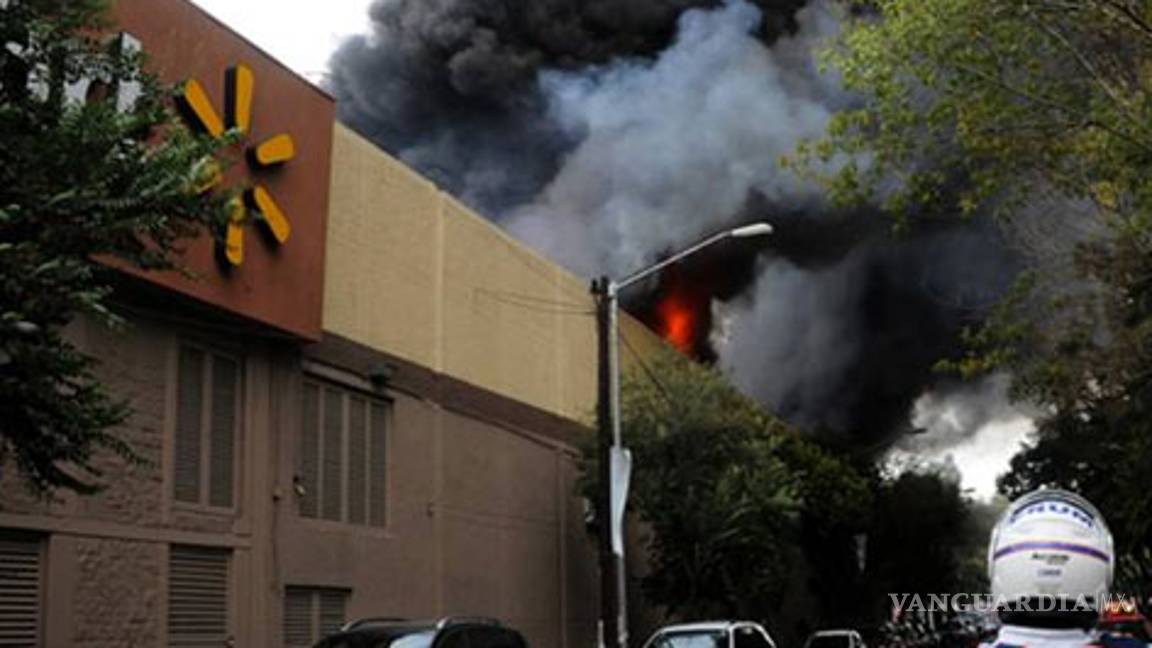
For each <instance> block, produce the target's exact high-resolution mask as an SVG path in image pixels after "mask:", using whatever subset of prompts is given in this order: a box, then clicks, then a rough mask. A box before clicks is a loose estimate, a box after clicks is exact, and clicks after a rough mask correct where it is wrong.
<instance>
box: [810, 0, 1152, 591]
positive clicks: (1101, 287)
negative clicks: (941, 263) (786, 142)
mask: <svg viewBox="0 0 1152 648" xmlns="http://www.w3.org/2000/svg"><path fill="white" fill-rule="evenodd" d="M826 64H827V65H828V67H829V69H831V70H835V71H836V73H838V74H840V75H841V76H842V79H843V82H844V85H845V86H846V87H847V88H848V89H849V90H851V91H852V92H854V93H855V94H856V97H857V103H856V105H855V106H854V107H853V108H851V109H849V110H846V111H844V112H843V113H841V114H839V115H837V116H836V117H835V118H834V119H833V121H832V124H831V126H830V128H829V130H828V133H827V135H826V137H824V138H823V139H821V140H818V141H812V142H807V143H806V144H805V145H804V146H803V147H802V148H801V149H800V151H798V154H797V155H796V157H795V158H793V159H791V160H789V161H788V162H789V163H791V164H793V165H795V167H796V168H799V169H801V170H803V171H804V172H806V173H809V174H811V175H815V176H816V177H818V178H820V179H821V180H822V181H824V182H825V183H827V185H828V186H829V187H830V188H831V189H832V191H833V193H834V195H835V196H836V197H837V198H838V199H840V200H844V201H848V202H853V201H866V202H871V203H873V204H880V205H883V206H884V207H885V208H886V209H887V210H888V211H890V212H891V213H892V215H893V216H894V218H895V219H896V221H895V222H896V223H898V224H900V225H907V226H914V225H915V222H916V221H917V220H918V219H927V218H965V217H972V216H976V215H987V214H992V215H995V216H996V217H998V218H999V220H1000V222H1001V223H1002V224H1003V225H1004V229H1005V233H1006V235H1007V236H1008V237H1009V238H1010V240H1012V241H1013V242H1014V243H1016V244H1017V245H1018V247H1019V249H1020V250H1021V251H1022V253H1023V254H1024V256H1025V257H1027V258H1028V259H1029V261H1030V263H1031V267H1030V268H1029V271H1028V272H1026V273H1025V274H1024V276H1023V277H1022V278H1021V281H1020V284H1019V286H1018V288H1017V290H1016V291H1014V292H1013V294H1012V295H1010V296H1009V298H1007V299H1006V300H1004V302H1003V303H1002V304H1000V306H999V307H998V308H997V309H996V310H995V312H994V313H993V314H992V316H991V317H990V318H989V319H988V321H987V322H986V323H985V324H984V325H983V326H982V327H979V328H977V329H974V330H972V331H969V333H968V342H969V352H968V353H966V354H965V355H964V356H962V357H958V358H951V359H949V360H948V361H947V362H944V363H942V365H941V367H942V368H944V369H947V370H953V371H957V372H959V373H961V374H963V375H966V376H973V375H977V374H980V373H982V372H986V371H991V370H998V369H1006V370H1009V371H1011V372H1012V374H1013V376H1014V386H1013V394H1014V395H1015V396H1016V397H1017V398H1020V399H1023V400H1026V401H1029V402H1031V403H1033V404H1034V405H1037V406H1038V407H1039V410H1040V411H1041V412H1043V414H1042V415H1041V416H1040V417H1039V419H1038V420H1037V426H1038V430H1037V432H1036V434H1035V436H1034V438H1033V439H1032V440H1031V443H1030V445H1029V447H1028V448H1026V449H1025V450H1024V451H1023V452H1022V453H1021V454H1020V455H1018V456H1017V457H1016V458H1015V460H1014V461H1013V464H1012V471H1011V473H1010V474H1009V475H1007V476H1006V477H1005V478H1004V479H1003V480H1002V482H1001V488H1002V490H1003V491H1004V492H1005V493H1006V494H1009V495H1017V494H1020V493H1022V492H1024V491H1027V490H1030V489H1033V488H1036V487H1038V486H1041V485H1053V486H1064V487H1068V488H1071V489H1073V490H1077V491H1080V492H1082V493H1084V494H1085V495H1087V496H1088V497H1089V498H1090V499H1092V500H1094V501H1095V502H1096V503H1097V504H1098V505H1099V506H1100V507H1101V509H1102V511H1103V513H1104V515H1105V517H1106V518H1107V519H1108V520H1109V522H1110V524H1111V525H1112V527H1113V530H1114V532H1115V533H1116V535H1117V541H1118V548H1119V552H1120V556H1121V562H1122V564H1123V565H1125V566H1126V569H1127V573H1133V574H1137V577H1136V579H1137V580H1142V581H1143V582H1145V583H1147V582H1150V581H1152V560H1149V558H1150V556H1149V544H1150V543H1152V535H1150V534H1149V530H1150V529H1149V526H1148V520H1149V519H1152V489H1149V485H1150V483H1149V481H1148V479H1149V477H1148V472H1147V470H1146V469H1145V468H1144V467H1145V466H1147V465H1148V464H1149V462H1150V461H1152V443H1150V442H1149V439H1150V438H1152V437H1150V435H1149V433H1150V432H1152V430H1149V429H1148V425H1149V423H1148V417H1147V415H1146V413H1147V412H1148V410H1149V407H1152V391H1149V380H1148V378H1149V376H1152V354H1150V353H1149V348H1150V347H1149V338H1148V335H1149V331H1150V330H1152V319H1150V318H1149V315H1150V314H1152V313H1150V312H1149V304H1150V303H1152V283H1150V282H1149V276H1152V274H1150V271H1152V268H1150V267H1149V265H1148V264H1149V261H1148V259H1150V258H1152V256H1150V255H1152V220H1150V217H1152V173H1150V171H1152V5H1150V4H1149V3H1148V2H1144V1H1142V0H1078V1H1076V2H1064V1H1054V2H1034V1H1032V0H874V1H871V2H861V3H856V8H855V11H854V12H853V15H852V17H851V18H849V20H848V22H847V25H846V28H845V30H844V32H843V33H842V34H841V35H840V36H839V37H838V38H837V39H836V40H835V42H834V43H833V44H832V45H831V47H830V48H829V49H828V51H827V55H826Z"/></svg>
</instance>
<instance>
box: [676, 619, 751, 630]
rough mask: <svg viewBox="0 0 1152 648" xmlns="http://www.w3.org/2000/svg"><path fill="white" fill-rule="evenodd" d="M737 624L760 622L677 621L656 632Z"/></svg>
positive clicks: (723, 627) (720, 627)
mask: <svg viewBox="0 0 1152 648" xmlns="http://www.w3.org/2000/svg"><path fill="white" fill-rule="evenodd" d="M739 625H755V626H758V625H760V624H758V623H756V622H755V621H696V622H694V623H678V624H676V625H670V626H664V627H663V628H660V629H659V630H657V632H692V631H700V630H728V629H729V628H732V627H733V626H739Z"/></svg>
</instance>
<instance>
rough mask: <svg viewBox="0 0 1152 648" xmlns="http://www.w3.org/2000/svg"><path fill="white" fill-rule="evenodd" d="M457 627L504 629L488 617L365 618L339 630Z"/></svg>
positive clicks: (402, 629)
mask: <svg viewBox="0 0 1152 648" xmlns="http://www.w3.org/2000/svg"><path fill="white" fill-rule="evenodd" d="M458 625H483V626H492V627H504V625H503V624H502V623H500V620H499V619H491V618H488V617H444V618H441V619H398V618H392V617H367V618H363V619H356V620H354V621H350V622H348V623H345V624H344V627H343V628H341V630H342V631H343V632H349V631H352V630H359V629H361V628H373V629H380V630H383V629H394V630H397V631H404V632H415V631H418V630H440V629H443V628H448V627H452V626H458Z"/></svg>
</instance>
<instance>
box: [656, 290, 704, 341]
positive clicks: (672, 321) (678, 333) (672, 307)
mask: <svg viewBox="0 0 1152 648" xmlns="http://www.w3.org/2000/svg"><path fill="white" fill-rule="evenodd" d="M657 311H658V313H659V315H660V324H661V326H660V328H661V330H660V334H661V335H663V336H664V339H666V340H668V341H669V342H670V343H672V346H674V347H676V348H677V349H678V350H679V351H680V352H681V353H684V354H689V355H690V354H691V353H692V350H693V347H694V346H695V342H696V322H695V317H694V314H693V312H692V309H691V308H690V307H689V306H688V305H687V304H685V303H684V302H683V301H681V300H680V299H678V298H677V297H676V296H675V295H670V296H669V297H667V298H666V299H664V301H662V302H660V306H659V307H658V309H657Z"/></svg>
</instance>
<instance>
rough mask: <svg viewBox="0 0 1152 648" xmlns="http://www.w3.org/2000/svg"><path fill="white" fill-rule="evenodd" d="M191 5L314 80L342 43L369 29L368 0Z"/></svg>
mask: <svg viewBox="0 0 1152 648" xmlns="http://www.w3.org/2000/svg"><path fill="white" fill-rule="evenodd" d="M192 1H193V2H194V3H196V4H198V5H200V6H201V7H203V8H204V9H205V10H207V11H208V13H210V14H212V15H213V16H216V17H217V18H218V19H220V20H221V21H223V22H224V23H225V24H227V25H228V26H229V27H231V28H232V29H234V30H236V31H238V32H240V33H241V34H243V35H244V36H246V37H247V38H248V39H249V40H251V41H252V42H254V43H256V44H257V45H259V46H260V47H261V48H263V49H264V50H265V51H267V52H268V53H269V54H271V55H272V56H274V57H276V58H277V59H279V60H280V61H281V62H282V63H284V64H285V65H287V66H288V67H290V68H292V69H293V70H295V71H296V72H297V73H299V74H301V75H303V76H305V77H307V78H308V79H310V80H311V81H313V82H318V81H319V80H320V79H321V78H322V77H323V74H324V72H325V71H326V70H327V69H328V57H329V56H330V55H331V54H332V52H333V51H334V50H335V49H336V46H337V45H338V44H339V43H340V41H341V39H343V38H345V37H347V36H350V35H352V34H356V33H362V32H366V31H367V29H368V14H367V12H368V5H369V3H370V0H328V1H327V2H316V0H192Z"/></svg>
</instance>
